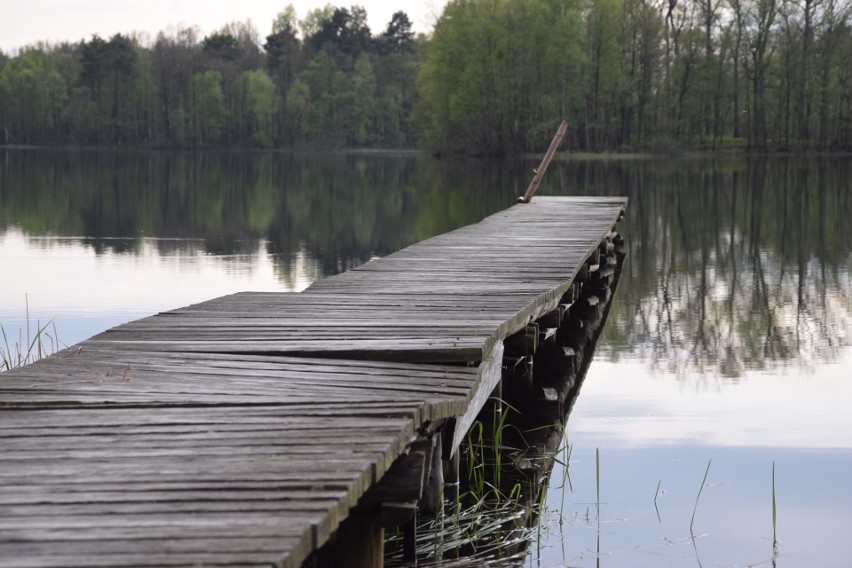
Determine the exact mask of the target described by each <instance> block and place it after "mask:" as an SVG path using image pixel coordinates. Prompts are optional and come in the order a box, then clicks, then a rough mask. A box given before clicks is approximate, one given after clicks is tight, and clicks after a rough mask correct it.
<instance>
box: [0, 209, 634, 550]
mask: <svg viewBox="0 0 852 568" xmlns="http://www.w3.org/2000/svg"><path fill="white" fill-rule="evenodd" d="M625 205H626V201H625V200H623V199H613V198H544V197H539V198H536V199H535V200H534V201H533V202H532V203H531V204H527V205H518V206H515V207H512V208H510V209H508V210H507V211H504V212H501V213H498V214H496V215H493V216H491V217H489V218H487V219H485V220H483V221H482V222H481V223H478V224H476V225H471V226H469V227H464V228H462V229H459V230H458V231H453V232H451V233H448V234H445V235H439V236H437V237H434V238H431V239H428V240H426V241H424V242H422V243H419V244H416V245H414V246H412V247H409V248H407V249H404V250H402V251H399V252H397V253H394V254H392V255H389V256H387V257H385V258H382V259H377V260H374V261H372V262H369V263H367V264H365V265H363V266H361V267H358V268H356V269H354V270H352V271H349V272H347V273H344V274H340V275H337V276H334V277H332V278H328V279H326V280H323V281H321V282H317V283H315V284H313V285H312V286H311V287H310V288H308V290H306V291H305V292H302V293H300V294H271V293H250V292H247V293H240V294H233V295H230V296H225V297H222V298H216V299H213V300H209V301H206V302H202V303H200V304H196V305H193V306H187V307H184V308H180V309H177V310H174V311H171V312H167V313H164V314H159V315H157V316H154V317H150V318H144V319H141V320H138V321H135V322H131V323H129V324H126V325H123V326H119V327H117V328H114V329H111V330H109V331H107V332H105V333H102V334H100V335H98V336H96V337H95V338H92V339H91V340H88V341H85V342H83V343H82V344H80V345H77V346H74V347H72V348H70V349H67V350H65V351H64V352H62V353H60V354H59V355H58V356H57V357H53V358H50V359H47V360H43V361H41V362H39V363H37V364H34V365H31V366H28V367H25V368H22V369H18V370H15V371H14V372H10V373H5V374H3V375H2V376H0V566H22V567H23V566H39V567H41V566H115V565H135V566H178V565H189V564H193V565H232V566H233V565H245V566H251V565H270V564H277V565H281V566H299V565H300V564H301V563H302V561H303V560H304V559H305V558H306V557H307V556H308V555H309V554H310V553H311V552H312V551H313V550H315V549H317V548H318V547H320V546H322V545H323V543H324V542H326V541H327V540H328V538H329V537H330V535H331V534H332V533H333V532H334V530H335V529H336V528H337V527H338V526H339V524H340V522H341V521H342V520H343V519H345V518H346V517H347V515H348V514H349V511H350V510H351V508H352V507H354V506H355V505H356V503H357V502H358V499H359V498H360V497H361V496H362V495H363V494H364V493H365V492H366V491H367V490H368V488H370V487H371V486H373V485H374V484H375V483H376V482H377V481H378V480H379V479H380V478H381V477H382V476H383V475H384V474H385V472H386V471H387V470H388V469H389V468H390V467H391V465H392V464H393V463H394V461H395V460H396V459H397V458H398V457H399V456H400V455H401V454H402V453H403V452H404V451H405V448H406V447H407V445H408V444H409V443H410V442H411V440H412V439H413V438H414V437H415V436H416V434H417V432H418V430H419V429H420V427H421V426H422V425H423V424H424V423H426V422H428V421H435V420H440V419H443V418H448V417H453V418H456V420H457V428H456V429H455V431H454V432H453V438H452V441H451V443H452V444H453V445H456V444H458V442H459V440H460V438H461V436H463V435H464V431H465V429H466V428H467V426H469V424H470V423H471V422H472V420H473V418H474V417H475V416H476V414H477V413H478V411H479V409H480V408H481V406H482V405H483V404H484V403H485V401H486V399H487V398H488V396H489V394H490V393H491V390H492V389H493V388H494V386H495V384H496V382H497V381H498V380H499V377H500V372H499V371H500V362H501V358H502V353H503V344H502V342H503V340H504V339H505V338H506V337H508V336H509V335H512V334H514V333H516V332H517V331H519V330H522V329H524V328H525V326H527V325H528V324H529V323H530V322H532V321H534V320H536V319H537V318H539V317H541V316H542V315H544V314H545V313H548V312H550V311H551V310H553V309H554V308H556V307H557V306H558V304H559V302H560V301H561V299H562V297H563V294H564V293H565V292H566V291H568V290H569V289H570V287H571V284H572V281H573V280H574V278H575V277H576V276H577V275H578V274H581V273H584V272H588V267H585V268H584V266H583V265H584V263H586V262H587V261H590V262H595V263H597V262H598V260H597V259H598V256H597V250H598V247H599V245H600V243H601V242H602V240H603V239H604V238H605V237H606V236H607V235H609V234H610V232H611V231H612V228H613V226H614V224H615V223H616V221H617V219H618V218H619V216H620V215H621V213H622V210H623V208H624V206H625ZM590 257H591V260H590Z"/></svg>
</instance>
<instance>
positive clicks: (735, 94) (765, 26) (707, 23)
mask: <svg viewBox="0 0 852 568" xmlns="http://www.w3.org/2000/svg"><path fill="white" fill-rule="evenodd" d="M850 14H852V2H850V0H455V1H453V2H450V4H448V5H447V7H446V9H445V11H444V13H443V16H442V17H441V19H440V20H439V21H438V23H437V25H436V27H435V31H434V34H433V36H432V38H431V41H430V43H429V49H428V55H427V57H426V59H425V61H424V62H423V64H422V66H421V71H420V85H421V95H422V105H421V106H420V107H419V109H418V113H419V119H420V120H421V121H422V122H421V125H422V127H423V129H424V135H425V139H426V140H427V142H428V143H429V145H430V146H432V147H433V148H447V147H452V148H456V149H471V148H485V149H488V150H490V151H505V150H506V149H509V150H510V151H515V150H521V151H523V150H531V149H540V148H542V147H544V146H545V145H546V143H547V139H548V138H549V137H550V136H552V133H553V130H554V125H555V124H556V123H557V122H558V120H557V119H558V117H563V118H565V119H567V120H568V122H569V125H570V127H571V129H570V130H569V134H568V137H569V140H570V143H571V145H572V146H573V147H574V148H580V149H586V150H592V151H601V150H624V149H633V148H649V147H650V148H654V147H658V148H678V147H684V146H686V147H703V148H717V147H721V146H724V147H730V146H732V145H733V146H741V147H749V148H756V149H760V150H764V149H789V150H802V149H810V148H820V149H850V148H852V27H850Z"/></svg>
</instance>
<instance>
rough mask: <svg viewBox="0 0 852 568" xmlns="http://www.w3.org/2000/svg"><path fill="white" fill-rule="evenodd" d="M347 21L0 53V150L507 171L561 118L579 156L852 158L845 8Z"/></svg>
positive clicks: (807, 1) (733, 3)
mask: <svg viewBox="0 0 852 568" xmlns="http://www.w3.org/2000/svg"><path fill="white" fill-rule="evenodd" d="M366 16H367V14H366V12H365V11H364V9H363V8H361V7H358V6H353V7H351V8H335V7H332V6H327V7H326V8H323V9H318V10H314V11H312V12H310V13H309V14H308V15H307V16H306V17H305V18H304V19H303V20H302V21H297V19H296V15H295V11H294V9H293V8H292V6H290V7H288V8H287V9H285V10H284V11H283V12H282V13H281V14H279V15H278V17H277V18H276V19H275V21H274V23H273V31H272V34H271V35H269V36H268V37H266V38H265V40H264V41H261V40H260V39H259V38H258V33H257V31H256V30H255V29H254V27H253V26H252V25H251V24H250V23H249V22H247V23H236V24H230V25H228V26H225V27H224V28H222V29H221V30H219V31H218V32H216V33H213V34H211V35H208V36H205V37H203V38H201V37H200V34H199V33H198V32H197V30H195V29H193V28H189V29H182V30H178V31H177V32H175V33H173V34H170V35H166V34H162V33H161V34H160V35H158V37H157V38H156V40H155V41H153V42H142V41H139V40H138V38H134V37H129V36H123V35H116V36H113V37H112V38H110V39H109V40H103V39H101V38H98V37H93V38H92V39H91V40H89V41H84V42H80V43H77V44H62V45H58V46H48V45H36V46H31V47H28V48H26V49H24V50H22V51H21V52H20V53H18V54H17V55H15V56H14V57H12V58H9V57H6V56H3V55H2V54H0V127H2V128H3V132H2V133H0V141H3V142H6V143H18V144H50V145H61V144H85V145H88V144H92V145H127V146H152V147H225V146H227V147H289V146H306V145H307V146H310V145H313V146H349V147H351V146H359V147H369V146H386V147H400V146H412V145H414V144H415V143H420V144H421V145H422V146H424V147H428V148H429V149H431V150H434V151H452V152H455V151H461V152H469V153H488V154H507V153H516V152H524V151H540V150H541V149H543V148H544V147H546V146H547V143H548V142H549V139H550V137H551V136H552V134H553V131H554V129H555V126H556V125H557V124H558V122H559V120H560V119H563V118H564V119H567V120H568V122H569V126H570V130H569V133H568V136H567V143H566V145H567V146H569V147H571V148H572V149H580V150H589V151H607V150H608V151H619V150H620V151H623V150H634V149H649V148H650V149H658V150H665V149H671V148H749V149H756V150H790V151H800V150H809V149H820V150H849V149H852V65H850V63H849V62H850V61H852V0H452V1H451V2H450V3H449V4H447V6H446V7H445V9H444V12H443V14H442V16H441V18H440V19H439V20H438V22H437V24H436V26H435V29H434V32H433V34H432V35H431V37H429V38H426V37H423V36H420V37H415V36H414V34H413V32H412V29H411V22H410V20H409V18H408V16H407V15H406V14H405V13H404V12H397V13H396V14H394V16H393V18H392V19H391V21H390V22H389V23H388V24H387V26H386V28H385V30H384V31H382V32H381V33H378V34H373V33H372V31H371V30H370V28H369V27H368V26H367V23H366Z"/></svg>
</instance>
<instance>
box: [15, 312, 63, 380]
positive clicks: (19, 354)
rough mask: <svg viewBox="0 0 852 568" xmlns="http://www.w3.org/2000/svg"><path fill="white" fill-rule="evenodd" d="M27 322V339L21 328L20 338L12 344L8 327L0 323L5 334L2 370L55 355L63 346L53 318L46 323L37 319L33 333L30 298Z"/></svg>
mask: <svg viewBox="0 0 852 568" xmlns="http://www.w3.org/2000/svg"><path fill="white" fill-rule="evenodd" d="M26 322H27V336H26V340H24V338H23V336H22V334H23V330H21V332H19V335H18V340H17V341H16V342H15V343H13V344H10V342H9V336H8V334H7V333H6V328H5V327H4V326H3V324H2V323H0V335H2V336H3V343H2V344H0V372H3V371H9V370H11V369H15V368H17V367H23V366H24V365H28V364H30V363H34V362H36V361H38V360H39V359H44V358H45V357H49V356H50V355H53V354H54V353H56V352H57V351H59V350H60V349H61V348H62V347H61V343H60V342H59V336H58V334H57V333H56V325H55V324H54V323H53V320H50V321H48V322H47V323H46V324H44V325H41V322H39V321H36V324H35V328H36V331H35V335H31V333H30V305H29V300H28V299H27V300H26ZM49 330H52V331H53V335H51V334H50V333H49V332H48V331H49Z"/></svg>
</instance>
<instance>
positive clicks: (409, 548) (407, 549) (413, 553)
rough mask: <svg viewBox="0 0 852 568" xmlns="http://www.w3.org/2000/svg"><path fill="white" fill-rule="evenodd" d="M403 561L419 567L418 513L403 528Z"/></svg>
mask: <svg viewBox="0 0 852 568" xmlns="http://www.w3.org/2000/svg"><path fill="white" fill-rule="evenodd" d="M402 559H403V561H404V562H407V563H409V564H410V565H411V566H417V512H415V513H414V514H413V515H412V516H411V518H410V519H409V520H408V522H407V523H405V524H404V525H403V526H402Z"/></svg>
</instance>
